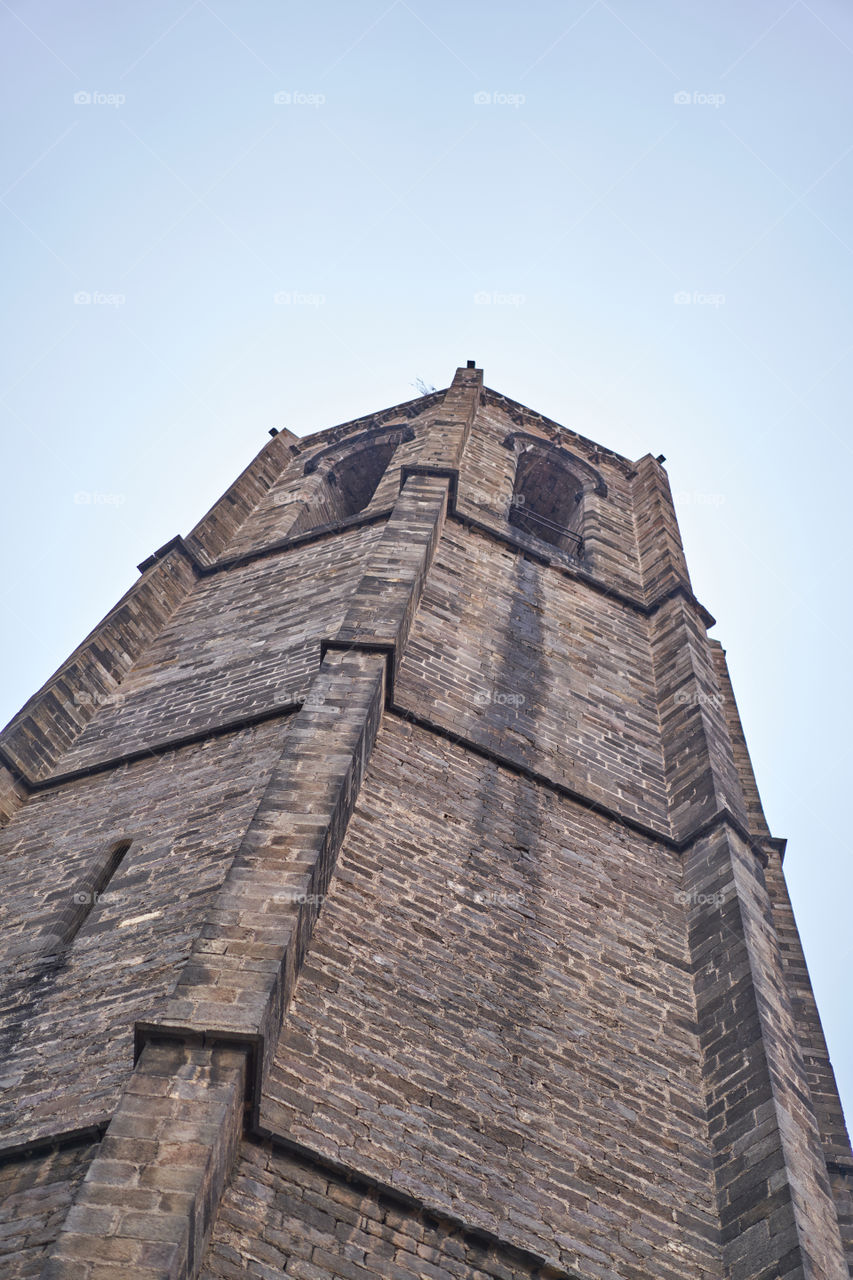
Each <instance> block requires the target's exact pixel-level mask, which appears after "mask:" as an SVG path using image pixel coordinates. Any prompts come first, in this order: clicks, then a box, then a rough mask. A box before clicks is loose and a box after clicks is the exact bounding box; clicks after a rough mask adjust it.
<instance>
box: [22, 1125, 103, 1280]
mask: <svg viewBox="0 0 853 1280" xmlns="http://www.w3.org/2000/svg"><path fill="white" fill-rule="evenodd" d="M97 1149H98V1144H97V1142H94V1143H93V1142H87V1143H84V1144H82V1145H76V1144H75V1145H71V1146H67V1147H61V1148H59V1149H54V1150H48V1151H46V1152H41V1151H36V1152H33V1153H27V1154H21V1155H19V1156H18V1157H17V1158H12V1159H5V1160H2V1161H0V1275H2V1276H3V1277H4V1280H25V1278H26V1280H29V1278H30V1277H35V1276H38V1275H39V1274H40V1272H41V1269H42V1265H43V1263H44V1256H45V1252H46V1250H47V1249H48V1248H49V1246H50V1245H52V1244H53V1242H54V1240H55V1239H56V1237H57V1235H58V1233H59V1230H60V1228H61V1226H62V1224H63V1222H64V1221H65V1218H66V1215H67V1213H68V1210H69V1209H70V1207H71V1202H72V1199H73V1196H74V1193H75V1192H76V1190H77V1188H78V1187H79V1185H80V1183H81V1182H82V1180H83V1178H84V1177H85V1174H86V1171H87V1169H88V1168H89V1165H90V1164H91V1162H92V1159H93V1157H94V1156H95V1154H96V1152H97Z"/></svg>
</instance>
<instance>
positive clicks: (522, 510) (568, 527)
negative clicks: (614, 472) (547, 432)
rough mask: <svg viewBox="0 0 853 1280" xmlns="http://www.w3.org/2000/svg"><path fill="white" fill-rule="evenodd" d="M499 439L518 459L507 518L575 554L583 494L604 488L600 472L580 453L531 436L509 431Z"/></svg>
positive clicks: (584, 512) (579, 549)
mask: <svg viewBox="0 0 853 1280" xmlns="http://www.w3.org/2000/svg"><path fill="white" fill-rule="evenodd" d="M504 444H505V445H506V446H507V448H510V449H512V450H513V451H514V452H515V454H516V456H517V458H518V461H517V463H516V469H515V483H514V485H513V491H512V498H511V500H510V509H509V516H508V519H509V523H510V524H511V525H513V526H514V527H515V528H516V529H518V530H520V532H522V533H525V534H528V535H529V536H531V537H534V538H538V539H539V540H540V542H547V543H550V545H551V546H553V547H557V548H558V549H559V550H561V551H565V552H567V553H568V554H569V555H572V556H575V557H580V556H581V555H582V554H583V541H584V522H585V520H586V519H588V517H589V515H590V507H591V506H592V503H591V502H590V501H589V495H591V494H593V493H595V494H599V495H602V496H604V495H606V493H607V487H606V485H605V483H604V481H603V479H602V478H601V476H600V475H599V474H598V472H597V471H596V470H595V468H594V467H591V466H590V465H589V463H588V462H585V461H584V460H583V459H582V458H578V457H576V456H575V455H574V454H572V453H570V452H569V451H568V450H567V449H563V448H561V447H560V446H558V445H554V444H551V443H550V441H548V440H542V439H540V438H539V437H537V436H531V435H527V434H526V433H523V432H514V433H513V434H512V435H511V436H508V437H507V439H506V440H505V441H504Z"/></svg>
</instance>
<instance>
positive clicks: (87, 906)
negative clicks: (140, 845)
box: [62, 840, 133, 947]
mask: <svg viewBox="0 0 853 1280" xmlns="http://www.w3.org/2000/svg"><path fill="white" fill-rule="evenodd" d="M132 843H133V841H132V840H119V841H118V843H117V844H115V845H113V847H112V849H111V850H110V851H109V853H108V854H107V857H106V859H105V861H104V863H103V865H102V866H101V867H99V868H96V869H94V871H93V873H91V874H90V875H89V876H87V877H86V880H85V883H84V885H83V886H81V888H80V889H79V890H78V891H77V892H76V893H75V894H74V906H75V908H76V910H75V911H74V914H73V918H72V919H71V922H70V923H69V925H68V928H67V929H66V931H65V934H64V936H63V939H62V942H63V946H66V947H68V946H70V945H71V943H72V942H73V941H74V939H75V938H76V937H77V934H78V933H79V932H80V930H81V929H82V928H83V926H84V924H85V923H86V921H87V920H88V919H89V916H90V915H91V914H92V911H93V909H94V908H95V907H96V906H97V904H98V901H99V899H100V897H101V895H102V894H103V893H104V892H105V891H106V888H107V885H108V884H109V883H110V881H111V880H112V878H113V876H114V875H115V873H116V872H117V871H118V869H119V867H120V866H121V864H122V862H123V861H124V859H125V857H126V856H127V854H128V852H129V851H130V847H131V845H132Z"/></svg>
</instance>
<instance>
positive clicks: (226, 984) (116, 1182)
mask: <svg viewBox="0 0 853 1280" xmlns="http://www.w3.org/2000/svg"><path fill="white" fill-rule="evenodd" d="M448 486H449V479H448V478H446V477H434V476H430V475H415V476H412V477H411V478H410V479H408V480H407V481H406V482H405V484H404V486H403V491H402V493H401V494H400V497H399V499H398V501H397V503H396V504H395V507H394V510H393V512H392V514H391V517H390V519H389V521H388V524H387V525H386V528H385V530H384V533H383V537H382V539H381V540H380V542H379V544H378V546H377V547H376V548H375V549H374V552H373V554H372V557H371V559H370V560H369V561H368V563H367V565H366V566H365V571H364V573H363V576H362V578H361V580H360V582H359V583H358V585H357V587H356V589H355V591H354V593H353V596H352V601H351V605H350V608H349V610H348V612H347V615H346V617H345V619H344V623H343V625H342V626H341V627H340V628H339V631H338V632H337V633H336V634H335V635H334V636H329V637H327V640H326V641H325V643H324V646H323V647H324V653H323V657H322V660H321V664H320V668H319V670H318V672H317V674H316V676H315V678H314V680H313V682H312V684H311V687H310V689H309V691H308V693H307V695H306V698H305V702H304V705H303V707H302V709H301V710H300V712H299V713H298V715H297V716H295V717H294V719H293V720H292V721H291V722H290V723H289V725H288V727H287V729H286V730H285V737H284V752H283V754H282V757H281V759H280V761H279V763H278V765H277V766H276V768H275V769H274V771H273V774H272V776H271V778H270V781H269V783H268V785H267V787H266V789H265V791H264V794H263V797H262V799H261V801H260V804H259V806H258V808H257V810H256V812H255V815H254V817H253V819H252V822H251V824H250V826H249V828H248V830H247V832H246V835H245V837H244V839H243V842H242V844H241V847H240V850H239V851H238V854H237V856H236V857H235V859H234V862H233V863H232V865H231V867H230V869H229V871H228V874H227V875H226V878H225V881H224V883H223V886H222V888H221V890H220V892H219V894H218V895H217V898H216V900H215V903H214V906H213V908H212V910H211V911H210V913H209V915H208V919H207V922H206V924H205V925H204V927H203V928H202V930H201V933H200V935H199V937H198V938H197V939H196V942H195V944H194V946H193V950H192V952H191V955H190V958H189V960H188V961H187V963H186V965H185V967H184V969H183V971H182V973H181V975H180V978H179V980H178V982H177V984H176V987H175V989H174V991H173V993H172V995H171V996H170V997H169V998H168V999H167V1000H165V1001H164V1003H163V1005H162V1007H161V1008H160V1009H158V1010H155V1011H154V1012H153V1013H152V1016H151V1017H150V1018H149V1019H148V1020H147V1021H145V1022H144V1023H138V1024H137V1027H136V1040H137V1051H138V1061H137V1065H136V1067H135V1069H134V1072H133V1075H132V1077H131V1080H130V1082H129V1084H128V1086H127V1088H126V1090H125V1092H124V1094H123V1096H122V1099H121V1102H120V1104H119V1107H118V1110H117V1112H116V1115H115V1117H114V1118H113V1121H112V1122H111V1124H110V1127H109V1129H108V1131H107V1135H106V1137H105V1139H104V1149H103V1151H102V1154H101V1156H100V1157H99V1158H98V1159H97V1160H96V1161H95V1162H94V1164H93V1166H92V1170H91V1171H90V1176H89V1178H88V1179H87V1183H86V1184H84V1187H83V1189H82V1190H81V1192H80V1193H79V1195H78V1197H77V1199H76V1200H75V1203H74V1205H73V1206H72V1209H71V1211H70V1213H69V1216H68V1220H67V1223H66V1226H65V1229H64V1230H63V1232H62V1233H61V1235H60V1238H59V1241H58V1242H57V1245H56V1248H55V1249H54V1251H53V1253H52V1255H51V1257H50V1259H49V1262H48V1264H47V1267H46V1269H45V1272H44V1280H70V1277H71V1275H72V1274H77V1275H80V1276H82V1277H83V1280H102V1278H103V1277H106V1276H107V1275H115V1274H121V1275H122V1276H123V1277H126V1280H155V1277H156V1280H167V1278H168V1280H184V1277H191V1276H194V1275H196V1274H197V1270H198V1266H199V1264H200V1260H201V1246H202V1243H203V1240H204V1236H205V1232H206V1231H207V1227H208V1225H209V1222H210V1219H211V1216H212V1213H213V1211H214V1209H215V1205H216V1203H217V1200H218V1196H219V1193H220V1191H221V1188H222V1185H223V1181H224V1178H225V1177H226V1176H227V1171H228V1169H229V1168H230V1162H231V1159H232V1157H233V1152H234V1145H235V1142H236V1135H237V1133H238V1132H239V1129H240V1121H239V1119H238V1117H239V1116H240V1115H241V1114H242V1109H243V1097H244V1092H245V1093H246V1094H247V1095H248V1102H249V1105H250V1107H251V1112H252V1117H253V1120H256V1113H257V1108H258V1105H259V1101H260V1089H261V1084H262V1081H263V1078H264V1074H265V1070H266V1067H267V1062H268V1059H269V1056H270V1054H271V1053H272V1052H273V1050H274V1048H275V1044H276V1038H277V1034H278V1031H279V1029H280V1027H281V1023H282V1020H283V1018H284V1015H285V1011H286V1009H287V1005H288V1002H289V1000H290V997H291V995H292V992H293V988H294V985H295V982H296V978H297V976H298V973H299V970H300V968H301V964H302V960H303V958H304V955H305V952H306V950H307V947H308V944H309V940H310V937H311V932H312V930H313V926H314V922H315V920H316V918H317V915H318V914H319V911H320V907H321V905H322V901H323V898H324V896H325V893H326V890H327V888H328V885H329V882H330V880H331V877H332V874H333V872H334V866H335V862H336V859H337V854H338V850H339V848H340V846H341V843H342V841H343V837H344V833H345V831H346V826H347V823H348V821H349V818H350V815H351V813H352V811H353V808H354V807H355V803H356V799H357V797H358V792H359V788H360V785H361V779H362V776H363V774H364V770H365V767H366V764H367V760H368V758H369V756H370V752H371V750H372V747H373V743H374V740H375V737H376V733H377V731H378V728H379V723H380V720H381V716H382V709H383V705H384V701H385V691H386V679H391V680H393V673H394V669H395V666H396V663H397V660H398V658H399V656H400V654H401V652H402V649H403V647H404V645H405V641H406V637H407V635H408V630H409V626H410V623H411V620H412V617H413V615H414V611H415V609H416V607H417V603H418V601H419V599H420V595H421V592H422V590H423V586H424V582H425V579H426V575H427V572H428V570H429V566H430V563H431V561H432V556H433V554H434V551H435V547H436V544H437V541H438V538H439V536H440V532H441V528H442V523H443V520H444V515H445V512H446V508H447V494H448ZM193 1055H195V1056H193ZM217 1055H219V1056H217ZM223 1055H224V1057H222V1056H223ZM220 1060H221V1061H224V1062H226V1063H227V1066H228V1071H229V1072H230V1074H229V1075H228V1080H227V1082H226V1084H227V1088H225V1087H224V1086H223V1087H220V1086H222V1083H223V1082H222V1080H221V1072H220V1067H219V1064H220ZM188 1062H191V1063H192V1064H193V1065H194V1068H195V1069H196V1072H197V1074H196V1075H195V1076H194V1077H193V1082H192V1089H191V1090H190V1094H191V1099H192V1102H193V1106H194V1110H193V1113H192V1115H187V1116H185V1115H184V1112H183V1110H182V1109H181V1107H177V1109H175V1107H173V1106H171V1105H169V1106H167V1104H166V1103H162V1102H161V1100H160V1098H159V1093H158V1091H163V1090H164V1091H165V1096H166V1098H167V1100H171V1099H173V1098H177V1099H180V1100H183V1099H185V1098H188V1097H189V1096H190V1094H187V1092H186V1090H187V1087H188V1086H186V1085H184V1084H182V1083H181V1081H182V1076H181V1071H182V1070H184V1069H185V1067H186V1064H187V1063H188ZM152 1063H153V1064H154V1065H155V1067H156V1072H157V1073H159V1076H158V1079H159V1080H160V1083H158V1084H157V1085H156V1086H153V1085H152V1084H151V1081H150V1077H151V1074H152ZM223 1088H224V1092H223ZM149 1090H154V1092H155V1093H158V1097H157V1098H156V1099H155V1101H152V1100H151V1099H150V1098H148V1091H149ZM140 1092H141V1093H142V1094H143V1095H145V1098H146V1101H145V1103H144V1105H143V1104H140V1103H139V1101H138V1095H139V1093H140ZM181 1106H183V1102H182V1103H181ZM157 1116H161V1118H162V1119H164V1120H168V1121H169V1122H170V1123H172V1124H176V1125H178V1132H179V1133H180V1134H181V1135H182V1139H181V1140H182V1141H185V1142H186V1144H187V1148H188V1149H187V1152H186V1161H185V1165H182V1169H183V1176H184V1179H185V1181H184V1183H183V1184H182V1185H181V1187H180V1188H179V1190H180V1191H181V1193H182V1198H178V1199H175V1202H174V1203H175V1211H174V1212H171V1211H167V1210H165V1209H164V1204H163V1202H162V1201H160V1202H158V1203H157V1204H156V1205H153V1206H152V1207H155V1208H156V1209H157V1212H156V1214H150V1215H149V1217H148V1225H146V1223H145V1222H143V1221H141V1216H142V1215H141V1214H139V1213H137V1214H136V1216H133V1214H131V1215H130V1216H128V1214H127V1213H125V1212H124V1208H125V1206H126V1204H127V1203H129V1202H130V1201H132V1200H133V1199H134V1198H135V1197H136V1198H138V1197H137V1191H138V1190H139V1189H140V1188H144V1189H145V1190H146V1191H150V1190H151V1189H152V1188H154V1189H156V1190H157V1191H158V1192H160V1191H161V1190H162V1189H163V1188H169V1186H170V1183H169V1179H170V1178H171V1177H173V1165H174V1153H173V1152H172V1151H171V1150H170V1144H169V1141H168V1137H167V1135H165V1134H163V1135H162V1138H161V1134H160V1131H159V1130H158V1131H157V1132H156V1133H155V1134H154V1136H153V1137H151V1138H150V1139H149V1138H148V1137H147V1136H146V1132H145V1130H146V1126H147V1124H148V1123H149V1122H150V1121H151V1120H152V1118H156V1117H157ZM128 1141H129V1142H131V1147H126V1146H125V1145H123V1144H126V1143H127V1142H128ZM125 1156H126V1157H127V1158H126V1159H125V1158H124V1157H125ZM181 1158H182V1159H183V1156H182V1157H181ZM90 1183H91V1184H92V1185H93V1186H94V1187H96V1188H100V1189H99V1190H98V1192H97V1195H96V1196H95V1197H94V1198H93V1193H92V1188H91V1187H90V1185H89V1184H90ZM102 1184H104V1186H106V1187H107V1188H108V1189H107V1190H104V1189H103V1186H102ZM125 1196H127V1200H126V1199H125ZM99 1197H100V1198H99ZM148 1203H149V1204H151V1201H150V1197H148ZM134 1232H137V1233H138V1234H137V1235H134V1234H133V1233H134ZM146 1233H147V1234H146ZM152 1233H156V1236H155V1238H151V1237H152ZM101 1243H105V1245H106V1247H107V1248H108V1249H109V1250H111V1251H112V1254H111V1261H110V1262H109V1263H104V1264H103V1266H106V1267H107V1269H106V1270H105V1269H103V1267H102V1268H101V1269H98V1268H99V1265H100V1264H99V1263H98V1262H97V1258H98V1255H97V1248H98V1247H99V1245H100V1244H101ZM104 1256H105V1257H106V1256H107V1255H104ZM74 1266H78V1267H79V1268H80V1269H78V1271H77V1272H76V1273H75V1272H73V1270H72V1268H73V1267H74ZM109 1268H112V1270H110V1269H109Z"/></svg>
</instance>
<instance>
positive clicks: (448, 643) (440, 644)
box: [396, 523, 669, 831]
mask: <svg viewBox="0 0 853 1280" xmlns="http://www.w3.org/2000/svg"><path fill="white" fill-rule="evenodd" d="M396 702H397V704H398V706H400V707H401V708H402V709H405V710H408V711H413V712H416V713H417V714H419V715H422V716H425V717H427V718H428V719H430V720H432V721H434V722H436V723H438V724H440V725H442V726H443V727H445V728H447V729H450V730H452V731H453V732H456V733H461V734H463V735H464V736H465V737H467V738H470V739H472V740H473V741H475V742H478V743H481V744H483V745H485V746H488V747H490V748H491V749H492V750H494V751H496V752H499V753H501V754H502V755H504V756H506V757H508V758H509V759H511V760H513V761H517V762H523V763H525V764H527V765H529V766H530V767H532V768H534V769H536V770H537V771H539V772H541V773H544V774H545V775H547V776H548V777H549V778H551V779H553V780H555V781H559V782H562V783H564V784H566V785H567V786H571V787H575V788H577V789H578V790H580V791H581V792H583V793H584V794H585V795H587V796H589V798H590V799H593V800H600V801H602V802H603V803H606V804H607V805H609V806H611V807H613V808H615V809H617V810H618V811H619V812H621V813H624V814H625V815H627V816H630V817H634V818H637V819H638V820H641V821H643V822H645V823H647V824H648V825H651V826H654V827H657V828H658V829H659V830H661V831H668V829H669V827H668V818H667V809H666V786H665V780H664V772H663V758H662V755H661V742H660V725H659V721H658V712H657V700H656V692H655V681H654V669H653V666H652V655H651V650H650V648H649V642H648V624H647V621H646V619H645V618H644V617H643V616H642V615H640V614H637V613H635V612H633V611H631V610H627V609H626V608H625V607H624V605H622V604H620V603H617V602H611V601H608V600H607V599H606V598H603V597H602V596H601V595H599V594H598V593H596V592H593V591H591V590H590V589H589V587H587V586H586V585H585V584H584V583H582V582H578V581H576V580H573V579H572V578H568V577H565V576H563V575H561V574H559V573H556V572H554V571H553V570H551V569H549V568H548V567H546V566H542V565H539V564H536V563H535V562H534V561H532V560H530V559H527V558H525V557H523V556H520V555H519V554H518V553H517V552H515V551H511V550H510V549H508V548H506V547H503V546H501V545H499V544H496V543H495V542H493V541H492V540H491V539H489V538H488V537H487V536H483V535H481V534H479V533H476V532H474V531H470V530H467V529H464V528H461V527H460V526H459V525H458V524H455V523H452V524H450V525H448V527H447V529H446V530H445V533H444V537H443V538H442V542H441V544H440V547H439V551H438V555H437V557H436V562H435V564H434V566H433V570H432V573H431V575H430V579H429V582H428V584H427V588H426V591H425V593H424V599H423V602H422V604H421V608H420V611H419V613H418V615H417V617H416V619H415V625H414V628H413V631H412V635H411V639H410V641H409V647H408V650H407V652H406V656H405V658H404V661H403V664H402V667H401V671H400V677H399V681H398V686H397V693H396Z"/></svg>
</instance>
